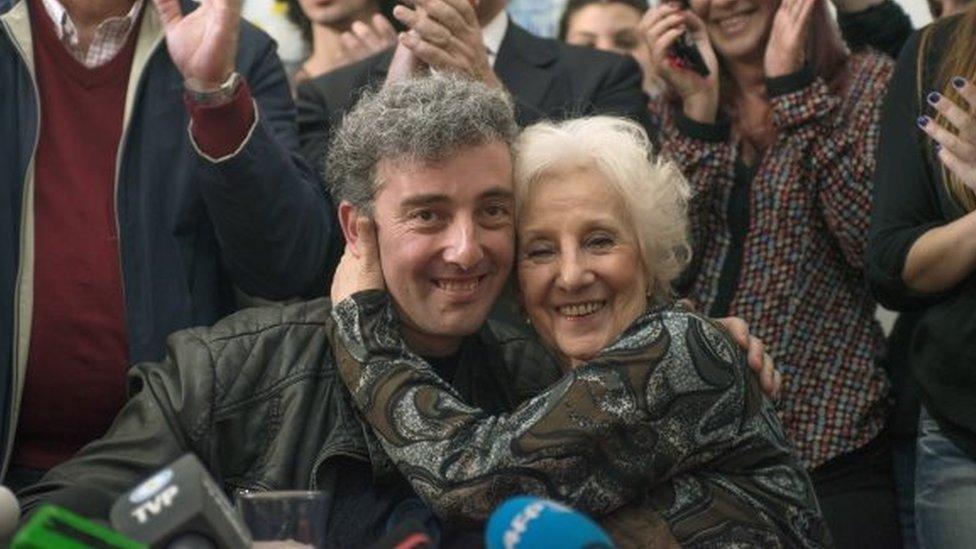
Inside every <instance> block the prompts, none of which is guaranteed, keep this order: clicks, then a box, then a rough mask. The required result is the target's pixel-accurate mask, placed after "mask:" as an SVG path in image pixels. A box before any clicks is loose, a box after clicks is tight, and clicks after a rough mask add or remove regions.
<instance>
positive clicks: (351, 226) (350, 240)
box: [339, 200, 365, 258]
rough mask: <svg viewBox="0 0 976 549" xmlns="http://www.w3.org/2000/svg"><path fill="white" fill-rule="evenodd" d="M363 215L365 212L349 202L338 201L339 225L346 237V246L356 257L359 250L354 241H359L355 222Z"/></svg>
mask: <svg viewBox="0 0 976 549" xmlns="http://www.w3.org/2000/svg"><path fill="white" fill-rule="evenodd" d="M363 215H365V214H363V213H362V212H360V211H359V209H358V208H356V206H353V205H352V203H351V202H348V201H345V200H343V201H342V202H340V203H339V225H340V226H341V227H342V235H343V236H344V237H346V247H348V248H349V250H350V251H352V254H353V256H355V257H357V258H358V257H359V250H358V249H357V248H356V243H357V242H359V228H358V226H357V225H358V224H357V223H356V222H357V221H358V220H359V218H360V217H362V216H363Z"/></svg>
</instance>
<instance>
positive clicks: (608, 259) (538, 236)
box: [518, 169, 648, 367]
mask: <svg viewBox="0 0 976 549" xmlns="http://www.w3.org/2000/svg"><path fill="white" fill-rule="evenodd" d="M567 212H572V215H567ZM630 217H631V216H630V214H629V211H628V209H627V207H626V205H625V204H624V200H623V198H622V197H621V196H620V195H619V194H618V193H617V191H616V190H614V188H613V186H612V185H611V184H610V183H609V182H608V180H607V178H606V177H605V176H604V175H603V174H602V173H600V172H598V171H596V170H592V169H587V170H574V171H571V172H567V173H561V174H558V176H555V175H554V176H551V177H546V178H545V179H543V180H541V181H538V182H536V183H535V184H534V185H533V187H532V189H531V190H530V191H529V193H528V198H527V200H526V203H525V204H524V205H523V207H522V210H521V212H520V214H519V226H518V238H519V252H518V257H519V263H518V275H519V287H520V289H521V292H522V299H523V304H524V306H525V309H526V312H527V313H528V315H529V319H530V320H531V321H532V326H533V327H534V328H535V330H536V331H537V332H538V334H539V337H540V338H542V340H543V342H545V343H546V345H548V346H549V347H550V348H551V349H553V350H554V351H555V352H556V354H557V356H559V357H560V358H561V359H562V362H563V364H564V365H566V366H570V367H575V366H577V365H579V364H580V363H582V362H585V361H586V360H588V359H590V358H592V357H594V356H595V355H596V354H598V353H599V352H600V351H601V350H602V349H603V348H605V347H606V346H607V345H609V344H610V343H611V342H613V340H614V339H615V338H616V337H617V336H618V335H620V333H622V332H623V331H624V330H625V329H626V328H627V326H629V325H630V324H631V323H632V322H633V321H634V320H635V319H636V318H637V317H638V316H639V315H640V314H641V313H642V312H643V311H644V309H645V308H646V307H647V290H648V286H647V280H646V278H645V275H644V267H643V261H642V259H641V252H640V245H639V243H638V240H637V233H636V231H635V230H634V226H633V223H632V222H631V220H630Z"/></svg>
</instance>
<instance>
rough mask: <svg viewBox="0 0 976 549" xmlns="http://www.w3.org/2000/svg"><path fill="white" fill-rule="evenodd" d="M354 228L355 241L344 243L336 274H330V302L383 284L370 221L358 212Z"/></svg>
mask: <svg viewBox="0 0 976 549" xmlns="http://www.w3.org/2000/svg"><path fill="white" fill-rule="evenodd" d="M356 231H357V234H358V235H359V237H358V238H357V239H356V243H355V245H351V244H346V251H345V252H344V253H343V254H342V260H341V261H339V267H338V268H337V269H336V272H335V276H333V277H332V290H331V292H330V296H331V297H332V303H339V302H341V301H342V300H344V299H346V298H347V297H349V296H351V295H353V294H355V293H357V292H362V291H365V290H382V289H383V288H385V287H386V283H385V282H384V281H383V269H382V268H381V267H380V255H379V247H378V245H377V243H376V229H375V227H374V225H373V221H372V220H371V219H369V218H368V217H366V216H359V217H358V218H357V219H356Z"/></svg>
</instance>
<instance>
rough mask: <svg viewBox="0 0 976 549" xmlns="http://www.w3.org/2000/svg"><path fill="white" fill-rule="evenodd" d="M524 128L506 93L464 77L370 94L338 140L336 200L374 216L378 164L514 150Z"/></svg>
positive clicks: (332, 169)
mask: <svg viewBox="0 0 976 549" xmlns="http://www.w3.org/2000/svg"><path fill="white" fill-rule="evenodd" d="M517 135H518V125H517V124H516V122H515V113H514V109H513V107H512V101H511V99H510V98H509V96H508V94H507V93H506V92H504V91H503V90H499V89H495V88H491V87H489V86H487V85H485V84H482V83H480V82H476V81H473V80H470V79H467V78H464V77H461V76H456V75H448V74H432V75H429V76H423V77H417V78H412V79H408V80H405V81H402V82H398V83H395V84H391V85H388V86H384V87H383V88H382V89H380V90H378V91H376V92H372V93H368V94H367V95H364V96H363V98H362V99H361V100H360V101H359V103H357V104H356V106H355V108H353V110H352V111H350V112H349V114H347V115H346V116H345V118H344V119H343V121H342V125H341V127H340V128H339V130H338V131H337V132H336V133H335V135H334V136H333V138H332V144H331V146H330V147H329V154H328V157H327V159H326V177H327V179H328V182H329V185H330V188H331V190H332V196H333V197H334V198H335V199H336V200H337V201H342V200H346V201H348V202H350V203H352V205H353V206H355V207H356V208H357V209H359V210H361V211H364V212H367V213H372V206H373V199H374V198H375V196H376V193H377V192H378V191H379V190H380V188H381V187H382V185H383V182H382V181H378V179H377V166H378V164H379V162H380V160H405V161H408V162H423V163H427V162H438V161H440V160H443V159H445V158H447V157H449V156H450V155H451V154H453V153H455V152H456V151H458V150H459V149H462V148H466V147H472V146H478V145H483V144H486V143H492V142H504V143H505V144H507V145H512V143H513V142H514V140H515V137H516V136H517Z"/></svg>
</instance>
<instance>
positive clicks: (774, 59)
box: [763, 0, 822, 78]
mask: <svg viewBox="0 0 976 549" xmlns="http://www.w3.org/2000/svg"><path fill="white" fill-rule="evenodd" d="M821 1H822V0H783V3H781V4H780V5H779V9H777V10H776V15H774V16H773V29H772V30H771V31H770V33H769V42H768V43H767V44H766V56H765V59H764V61H763V67H764V69H765V72H766V77H767V78H775V77H777V76H785V75H787V74H792V73H794V72H796V71H798V70H800V69H802V68H803V64H804V63H805V62H806V58H807V52H806V47H807V33H808V32H809V30H810V14H811V13H813V8H814V6H815V5H816V3H817V2H821Z"/></svg>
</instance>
